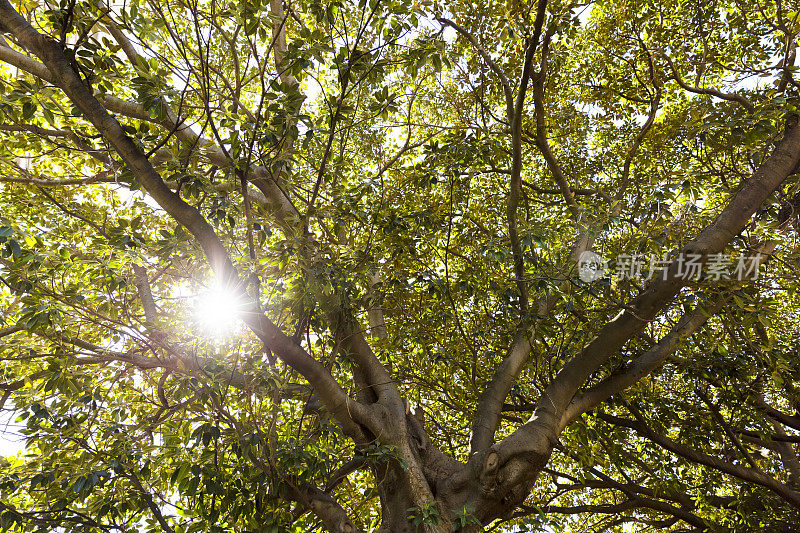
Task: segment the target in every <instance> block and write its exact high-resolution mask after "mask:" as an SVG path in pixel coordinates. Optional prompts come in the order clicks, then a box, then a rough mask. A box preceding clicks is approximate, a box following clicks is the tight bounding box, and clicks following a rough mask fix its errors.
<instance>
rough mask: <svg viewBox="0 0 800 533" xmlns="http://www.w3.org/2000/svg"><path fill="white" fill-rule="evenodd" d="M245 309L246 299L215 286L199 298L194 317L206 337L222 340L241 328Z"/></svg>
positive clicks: (196, 301)
mask: <svg viewBox="0 0 800 533" xmlns="http://www.w3.org/2000/svg"><path fill="white" fill-rule="evenodd" d="M244 307H245V302H244V299H243V298H242V296H241V295H240V294H239V293H237V292H235V291H233V290H232V289H230V288H227V287H222V286H219V285H215V286H212V287H210V288H209V289H208V290H207V291H205V292H203V293H201V294H199V295H198V296H197V298H196V300H195V304H194V317H195V320H196V321H197V324H198V326H199V327H200V328H202V330H203V331H202V332H203V334H204V335H207V336H209V337H213V338H216V339H222V338H225V337H227V336H229V335H231V334H233V333H235V332H236V331H237V330H238V329H239V328H240V327H241V325H242V314H243V312H244Z"/></svg>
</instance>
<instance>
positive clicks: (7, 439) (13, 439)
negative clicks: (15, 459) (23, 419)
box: [0, 406, 25, 457]
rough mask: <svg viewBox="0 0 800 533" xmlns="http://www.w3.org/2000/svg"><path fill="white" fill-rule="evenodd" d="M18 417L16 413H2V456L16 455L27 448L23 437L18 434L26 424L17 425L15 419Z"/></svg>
mask: <svg viewBox="0 0 800 533" xmlns="http://www.w3.org/2000/svg"><path fill="white" fill-rule="evenodd" d="M6 408H8V406H6ZM16 417H17V413H16V412H15V411H2V412H0V456H5V457H8V456H9V455H15V454H16V453H17V452H19V451H20V450H22V449H24V448H25V441H24V440H23V436H22V435H20V434H19V433H17V431H18V430H19V429H21V428H22V427H24V424H20V423H15V422H14V419H15V418H16Z"/></svg>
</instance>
